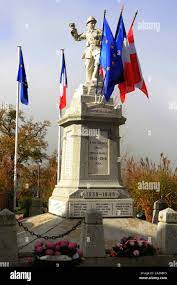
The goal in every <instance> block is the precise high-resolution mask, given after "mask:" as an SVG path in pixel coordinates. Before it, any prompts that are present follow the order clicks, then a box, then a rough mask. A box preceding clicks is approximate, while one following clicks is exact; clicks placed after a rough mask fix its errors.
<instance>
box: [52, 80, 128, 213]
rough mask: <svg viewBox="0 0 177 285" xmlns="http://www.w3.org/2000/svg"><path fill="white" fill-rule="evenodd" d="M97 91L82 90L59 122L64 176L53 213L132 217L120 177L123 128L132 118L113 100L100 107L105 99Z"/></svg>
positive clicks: (53, 195)
mask: <svg viewBox="0 0 177 285" xmlns="http://www.w3.org/2000/svg"><path fill="white" fill-rule="evenodd" d="M88 90H89V94H90V95H87V94H88ZM93 90H95V89H94V88H93V87H91V88H90V89H89V88H88V89H87V87H86V86H82V85H81V86H80V88H79V89H78V90H77V91H76V92H75V94H74V96H73V98H72V101H71V104H70V108H68V109H67V110H66V112H65V115H64V116H63V117H62V119H61V120H60V121H59V125H60V126H62V127H63V128H64V130H63V148H62V165H61V177H60V181H59V182H58V184H57V185H56V187H55V189H54V191H53V194H52V196H51V197H50V199H49V212H50V213H52V214H56V215H61V216H65V217H83V216H84V214H85V212H86V211H87V210H89V209H96V210H97V211H99V212H101V214H102V216H103V217H132V216H133V200H132V199H131V198H130V197H129V194H128V191H127V190H126V189H125V188H124V187H123V186H122V185H121V173H120V135H119V126H120V125H122V124H124V123H125V121H126V119H125V118H124V117H123V116H122V110H121V108H119V109H116V110H115V109H114V105H113V101H112V100H110V101H109V102H108V103H106V102H104V100H103V101H102V103H100V104H99V103H95V102H98V99H100V98H98V96H97V98H95V94H94V92H93ZM95 99H97V100H96V101H95ZM100 101H101V100H100Z"/></svg>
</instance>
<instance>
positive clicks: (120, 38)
mask: <svg viewBox="0 0 177 285" xmlns="http://www.w3.org/2000/svg"><path fill="white" fill-rule="evenodd" d="M126 37H127V35H126V30H125V26H124V21H123V17H122V13H121V14H120V17H119V21H118V25H117V30H116V34H115V40H116V45H117V51H118V55H119V56H122V49H123V43H124V40H125V39H126Z"/></svg>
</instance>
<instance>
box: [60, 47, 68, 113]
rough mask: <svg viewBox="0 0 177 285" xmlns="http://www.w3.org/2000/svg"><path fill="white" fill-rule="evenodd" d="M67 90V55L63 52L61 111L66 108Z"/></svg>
mask: <svg viewBox="0 0 177 285" xmlns="http://www.w3.org/2000/svg"><path fill="white" fill-rule="evenodd" d="M66 89H67V74H66V65H65V55H64V51H63V50H62V62H61V73H60V102H59V109H60V110H61V109H63V108H65V107H66Z"/></svg>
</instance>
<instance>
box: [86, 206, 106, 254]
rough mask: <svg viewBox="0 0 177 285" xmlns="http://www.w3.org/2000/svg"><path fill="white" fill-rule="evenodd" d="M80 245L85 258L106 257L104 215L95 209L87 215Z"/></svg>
mask: <svg viewBox="0 0 177 285" xmlns="http://www.w3.org/2000/svg"><path fill="white" fill-rule="evenodd" d="M80 244H81V249H82V252H83V256H84V257H104V256H105V244H104V230H103V221H102V215H101V213H99V212H97V211H96V210H94V209H91V210H88V211H87V212H86V214H85V221H84V222H83V224H82V231H81V241H80Z"/></svg>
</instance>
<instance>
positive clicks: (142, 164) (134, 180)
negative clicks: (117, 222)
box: [122, 153, 177, 222]
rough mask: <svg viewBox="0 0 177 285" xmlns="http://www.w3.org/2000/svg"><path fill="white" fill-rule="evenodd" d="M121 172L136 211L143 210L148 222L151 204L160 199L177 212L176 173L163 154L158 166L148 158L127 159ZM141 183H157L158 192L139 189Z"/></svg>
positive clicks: (151, 208) (151, 210) (150, 217)
mask: <svg viewBox="0 0 177 285" xmlns="http://www.w3.org/2000/svg"><path fill="white" fill-rule="evenodd" d="M122 172H123V181H124V185H126V186H127V188H128V189H129V192H130V195H131V197H132V198H133V199H134V203H135V207H136V209H137V211H138V210H141V209H143V210H144V211H145V215H146V218H147V220H148V221H150V222H151V221H152V212H153V204H154V202H155V201H157V200H159V199H160V198H163V199H164V200H165V201H166V202H167V204H168V205H169V207H171V208H173V209H174V210H177V171H176V169H173V167H172V165H171V161H170V160H169V159H168V158H167V157H166V156H165V155H164V154H163V153H161V155H160V161H159V163H158V164H156V163H154V162H152V161H150V160H149V159H148V158H145V159H143V158H141V159H140V161H135V160H134V158H133V157H132V158H127V159H125V163H124V168H123V171H122ZM141 181H145V182H158V183H159V184H160V191H159V192H158V191H154V190H151V189H149V190H146V189H144V190H141V189H139V187H138V183H139V182H141Z"/></svg>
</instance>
